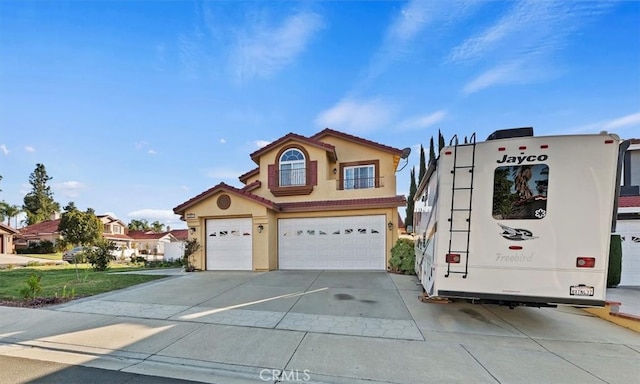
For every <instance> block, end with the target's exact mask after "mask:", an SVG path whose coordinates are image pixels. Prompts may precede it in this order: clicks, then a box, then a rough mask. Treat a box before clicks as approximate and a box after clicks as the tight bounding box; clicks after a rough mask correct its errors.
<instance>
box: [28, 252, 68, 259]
mask: <svg viewBox="0 0 640 384" xmlns="http://www.w3.org/2000/svg"><path fill="white" fill-rule="evenodd" d="M17 256H24V257H31V258H36V259H47V260H62V253H60V252H58V253H42V254H40V253H23V254H19V255H17Z"/></svg>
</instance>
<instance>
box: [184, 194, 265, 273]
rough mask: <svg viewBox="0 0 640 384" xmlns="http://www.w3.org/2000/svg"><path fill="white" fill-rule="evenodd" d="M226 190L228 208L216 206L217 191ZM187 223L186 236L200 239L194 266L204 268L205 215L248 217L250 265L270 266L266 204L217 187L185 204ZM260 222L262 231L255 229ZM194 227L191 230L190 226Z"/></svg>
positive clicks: (213, 217) (217, 217) (225, 217)
mask: <svg viewBox="0 0 640 384" xmlns="http://www.w3.org/2000/svg"><path fill="white" fill-rule="evenodd" d="M222 194H226V195H228V196H229V197H230V198H231V205H230V206H229V208H228V209H224V210H223V209H220V208H219V207H218V205H217V199H218V197H219V196H220V195H222ZM185 217H186V220H187V226H188V227H189V228H190V230H189V236H190V237H195V238H196V239H197V240H198V242H199V243H200V249H199V250H198V252H196V254H195V255H194V261H195V262H194V265H195V267H196V268H198V269H202V270H204V269H206V265H205V250H206V247H207V239H206V227H205V226H206V221H207V220H208V219H232V218H247V217H248V218H252V219H253V223H252V226H251V232H252V239H253V244H252V247H253V269H254V270H269V269H274V268H273V267H272V264H273V263H272V261H271V260H270V258H269V250H270V248H271V247H272V246H271V244H270V236H269V235H268V234H269V227H271V226H272V225H270V224H271V223H270V222H269V215H268V212H267V207H265V206H264V205H262V204H259V203H257V202H254V201H252V200H249V199H246V198H244V197H240V196H237V195H235V194H233V193H226V192H224V191H220V192H218V193H215V194H214V195H212V196H210V197H209V198H207V199H205V200H203V201H201V202H199V203H197V204H195V205H193V206H192V207H189V208H188V209H187V210H186V211H185ZM259 224H262V225H263V227H265V229H264V230H263V231H262V233H258V229H257V227H258V225H259ZM192 228H193V229H194V232H192V230H191V229H192Z"/></svg>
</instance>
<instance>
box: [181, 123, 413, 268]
mask: <svg viewBox="0 0 640 384" xmlns="http://www.w3.org/2000/svg"><path fill="white" fill-rule="evenodd" d="M401 156H402V151H401V150H400V149H397V148H392V147H389V146H386V145H383V144H379V143H375V142H373V141H369V140H366V139H363V138H360V137H356V136H352V135H349V134H346V133H342V132H338V131H335V130H331V129H325V130H323V131H321V132H319V133H317V134H315V135H313V136H311V137H305V136H302V135H298V134H295V133H289V134H287V135H286V136H283V137H281V138H280V139H278V140H276V141H274V142H272V143H271V144H269V145H267V146H266V147H264V148H262V149H259V150H257V151H255V152H253V153H252V154H251V155H250V157H251V159H252V160H253V161H254V162H255V163H256V164H257V165H258V167H257V168H255V169H252V170H250V171H249V172H247V173H245V174H243V175H241V176H240V177H239V179H240V181H241V182H242V183H243V184H244V187H243V188H235V187H233V186H230V185H227V184H225V183H220V184H218V185H216V186H214V187H213V188H211V189H209V190H207V191H204V192H202V193H201V194H199V195H197V196H195V197H193V198H191V199H189V200H187V201H186V202H184V203H182V204H180V205H178V206H177V207H175V208H174V212H175V213H176V214H178V215H180V216H181V218H182V219H183V220H185V221H186V222H187V226H188V227H189V233H190V236H192V237H194V238H196V239H197V240H198V242H199V243H200V245H201V249H200V250H199V251H198V252H196V254H195V255H194V261H195V267H196V268H200V269H208V270H258V271H260V270H262V271H263V270H273V269H360V270H386V268H387V262H388V260H389V257H390V250H391V247H392V246H393V245H394V243H395V242H396V240H397V239H398V231H397V229H398V224H399V223H398V207H400V206H404V205H406V199H405V197H404V196H398V195H396V175H395V172H396V170H397V166H398V163H399V161H400V158H401Z"/></svg>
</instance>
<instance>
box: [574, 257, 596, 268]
mask: <svg viewBox="0 0 640 384" xmlns="http://www.w3.org/2000/svg"><path fill="white" fill-rule="evenodd" d="M595 266H596V258H595V257H578V258H577V259H576V267H578V268H593V267H595Z"/></svg>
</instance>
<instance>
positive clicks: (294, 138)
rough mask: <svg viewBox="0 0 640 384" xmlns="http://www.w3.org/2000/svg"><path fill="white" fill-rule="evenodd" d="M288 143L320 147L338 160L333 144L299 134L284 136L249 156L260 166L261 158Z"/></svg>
mask: <svg viewBox="0 0 640 384" xmlns="http://www.w3.org/2000/svg"><path fill="white" fill-rule="evenodd" d="M287 141H299V142H302V143H305V144H309V145H312V146H314V147H318V148H321V149H324V150H325V151H327V154H328V155H329V156H330V158H331V159H332V160H334V161H335V160H336V159H337V155H336V148H335V147H334V146H333V145H331V144H327V143H323V142H322V141H320V140H316V139H313V138H308V137H305V136H302V135H298V134H297V133H293V132H291V133H288V134H286V135H284V136H282V137H281V138H279V139H278V140H276V141H274V142H272V143H270V144H269V145H266V146H264V147H262V148H260V149H258V150H257V151H255V152H253V153H252V154H251V155H249V156H250V157H251V160H253V161H254V162H255V163H256V164H260V161H259V159H260V156H262V155H263V154H265V153H266V152H268V151H270V150H271V149H273V148H274V147H276V146H278V145H280V144H283V143H285V142H287Z"/></svg>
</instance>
